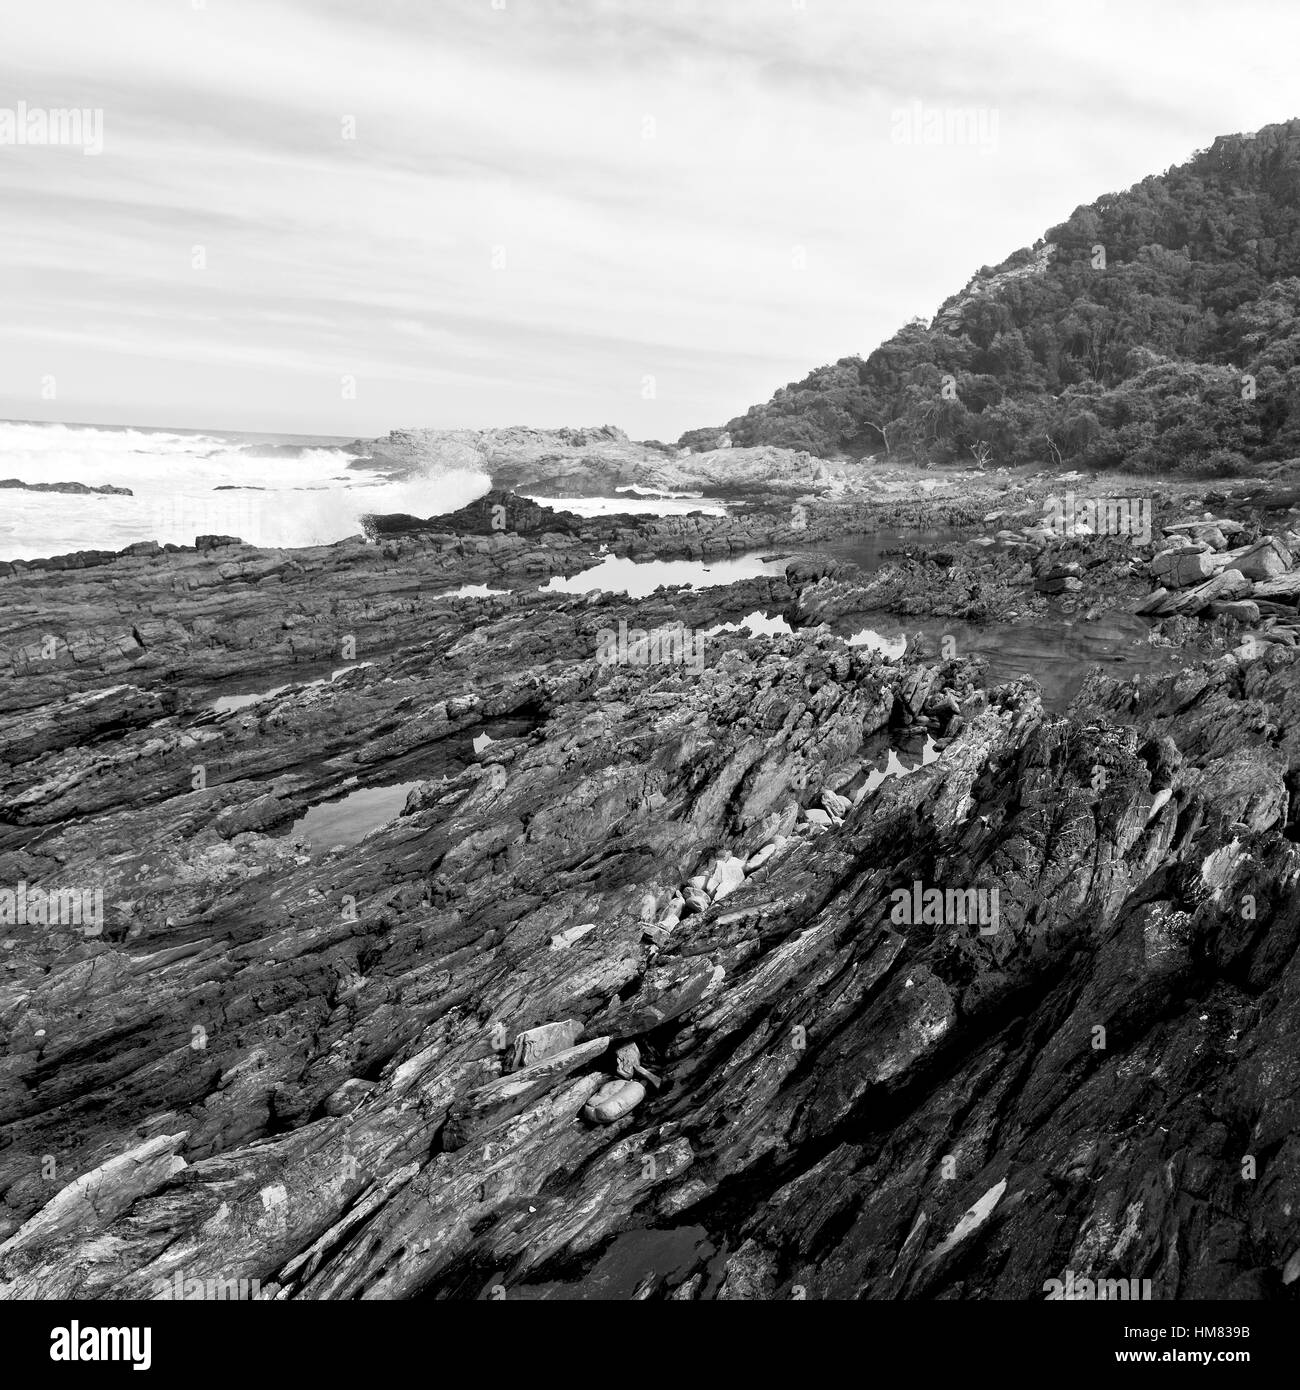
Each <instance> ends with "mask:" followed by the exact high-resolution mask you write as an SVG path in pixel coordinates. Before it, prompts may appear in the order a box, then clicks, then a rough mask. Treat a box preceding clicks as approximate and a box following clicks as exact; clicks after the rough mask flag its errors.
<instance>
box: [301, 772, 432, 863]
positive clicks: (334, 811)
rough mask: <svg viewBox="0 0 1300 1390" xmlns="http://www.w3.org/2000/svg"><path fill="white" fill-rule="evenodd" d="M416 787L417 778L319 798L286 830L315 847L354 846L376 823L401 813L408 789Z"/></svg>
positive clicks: (386, 820) (385, 821)
mask: <svg viewBox="0 0 1300 1390" xmlns="http://www.w3.org/2000/svg"><path fill="white" fill-rule="evenodd" d="M417 786H419V782H418V781H417V782H397V783H395V784H394V785H393V786H391V787H362V788H361V789H360V790H359V791H355V792H349V793H348V795H347V796H344V797H341V798H340V799H339V800H337V801H322V802H320V803H318V804H317V805H315V806H313V807H311V808H310V809H309V810H308V811H306V812H305V813H304V814H303V815H302V816H300V817H299V818H298V819H297V820H296V821H294V823H293V827H292V829H291V830H290V832H289V833H290V834H291V835H295V836H297V837H298V838H299V839H302V840H305V841H306V842H307V844H308V847H309V848H311V849H314V850H320V851H324V850H330V849H335V848H337V847H340V846H342V847H346V846H348V845H355V844H356V843H357V842H358V841H360V840H362V839H364V838H365V836H367V835H368V834H369V833H370V832H371V831H372V830H374V829H375V828H376V827H377V826H381V825H387V824H388V822H389V821H390V820H392V819H393V818H394V817H395V816H398V815H400V814H401V811H402V808H403V807H404V806H405V805H406V798H407V795H408V794H409V792H410V790H411V788H412V787H417Z"/></svg>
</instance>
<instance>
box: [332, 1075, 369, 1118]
mask: <svg viewBox="0 0 1300 1390" xmlns="http://www.w3.org/2000/svg"><path fill="white" fill-rule="evenodd" d="M374 1089H375V1082H373V1081H364V1080H362V1079H361V1078H360V1077H357V1076H353V1077H349V1078H348V1080H346V1081H345V1082H344V1083H343V1084H342V1086H340V1087H339V1088H338V1090H337V1091H333V1092H331V1093H330V1095H329V1096H327V1097H326V1099H325V1113H326V1114H327V1115H350V1114H351V1113H352V1112H353V1111H354V1110H355V1109H356V1108H357V1106H359V1105H360V1104H361V1103H362V1101H364V1100H365V1098H366V1097H367V1096H368V1095H369V1094H370V1093H371V1091H373V1090H374Z"/></svg>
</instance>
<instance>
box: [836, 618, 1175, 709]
mask: <svg viewBox="0 0 1300 1390" xmlns="http://www.w3.org/2000/svg"><path fill="white" fill-rule="evenodd" d="M898 628H899V620H898V619H897V618H889V617H886V616H884V615H881V617H880V618H879V619H878V620H877V623H876V626H875V627H870V628H862V629H861V630H860V631H858V632H856V633H855V634H854V635H853V637H851V638H850V639H849V641H850V644H851V645H853V646H867V647H872V648H873V649H874V650H876V651H881V652H884V653H885V654H886V655H887V656H889V657H891V658H894V657H898V656H901V655H902V653H903V651H904V650H906V651H908V652H909V653H910V654H911V655H915V656H919V657H922V658H924V659H927V660H930V661H939V660H943V659H946V658H947V657H949V656H957V657H968V656H981V657H983V658H984V660H985V662H986V663H987V666H986V671H987V674H986V676H985V683H986V684H987V685H990V686H993V685H1001V684H1003V683H1004V682H1006V681H1013V680H1017V679H1019V678H1020V677H1021V676H1032V677H1033V679H1034V680H1036V681H1037V682H1038V684H1039V685H1040V686H1041V687H1042V691H1043V705H1044V707H1045V708H1046V709H1049V710H1053V711H1058V712H1059V711H1061V710H1064V709H1065V708H1066V706H1067V705H1068V704H1069V703H1070V701H1071V700H1073V699H1074V697H1075V696H1076V695H1077V694H1078V693H1079V691H1080V689H1081V688H1082V686H1083V683H1084V681H1085V680H1086V679H1087V676H1088V672H1089V671H1090V670H1092V668H1093V667H1094V666H1102V667H1113V668H1114V670H1113V672H1112V673H1113V674H1115V675H1129V674H1132V675H1134V676H1138V675H1140V674H1145V673H1148V672H1150V673H1152V674H1159V673H1161V672H1165V671H1170V670H1174V669H1176V668H1177V667H1178V666H1179V665H1181V664H1182V658H1181V657H1180V654H1179V653H1178V652H1177V651H1176V650H1173V649H1172V648H1169V647H1158V646H1152V645H1151V644H1150V642H1149V641H1148V640H1147V639H1148V637H1149V635H1150V632H1151V624H1150V623H1149V622H1148V621H1147V620H1146V619H1145V618H1140V617H1138V616H1137V615H1136V614H1134V613H1123V612H1111V613H1105V614H1103V615H1102V616H1101V617H1100V618H1098V619H1096V620H1095V621H1093V622H1087V621H1085V620H1084V619H1083V618H1081V617H1079V616H1078V615H1077V614H1065V613H1055V612H1053V613H1047V614H1045V615H1044V616H1043V617H1041V618H1034V619H1030V620H1029V621H1027V622H1017V623H989V624H986V625H983V626H981V625H979V624H975V623H963V622H958V621H957V620H956V619H949V620H947V621H945V620H942V619H934V618H909V619H907V630H906V631H898ZM891 629H892V631H891Z"/></svg>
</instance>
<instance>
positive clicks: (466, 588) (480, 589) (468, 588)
mask: <svg viewBox="0 0 1300 1390" xmlns="http://www.w3.org/2000/svg"><path fill="white" fill-rule="evenodd" d="M509 592H510V590H509V589H493V588H492V587H490V586H489V585H487V584H462V585H461V586H460V588H459V589H448V590H447V591H446V593H443V594H434V598H491V597H492V595H493V594H508V593H509Z"/></svg>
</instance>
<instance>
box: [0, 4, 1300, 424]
mask: <svg viewBox="0 0 1300 1390" xmlns="http://www.w3.org/2000/svg"><path fill="white" fill-rule="evenodd" d="M15 11H19V7H18V6H10V7H9V12H8V13H7V14H6V34H5V62H4V86H3V87H2V88H0V107H3V106H13V105H14V104H15V103H16V102H18V101H20V100H23V101H26V102H27V103H28V104H29V105H41V106H47V107H64V106H78V107H87V108H102V110H103V112H104V152H103V154H102V155H99V156H95V157H91V156H86V155H83V154H82V153H81V152H80V151H78V150H73V149H67V148H39V147H26V148H24V147H12V146H11V147H2V148H0V188H2V189H3V197H4V199H5V207H6V211H7V213H8V214H9V216H8V218H7V219H6V221H7V228H6V235H5V237H4V238H2V239H0V276H3V279H4V282H5V284H6V297H5V304H6V327H5V330H4V331H3V332H2V333H0V380H3V382H4V383H5V385H4V387H3V391H4V394H3V395H0V411H2V412H4V413H7V414H10V415H17V416H25V417H33V418H51V419H58V418H63V419H76V420H86V419H100V420H105V421H133V422H143V423H149V422H157V423H166V424H177V425H186V424H193V425H213V426H216V425H228V426H234V427H238V426H240V425H243V426H246V427H249V428H283V429H292V430H302V431H313V432H334V433H340V434H360V433H373V432H376V431H383V430H386V429H387V428H389V427H390V426H392V425H393V424H396V423H406V424H410V423H429V424H440V425H475V424H489V423H502V422H529V423H537V424H559V423H565V422H568V423H603V422H611V423H618V424H622V425H624V426H625V427H626V428H628V429H629V430H630V431H632V432H633V433H635V434H639V435H643V436H656V437H659V438H671V437H675V436H676V434H678V433H679V432H680V431H681V430H682V429H684V428H687V427H689V426H691V425H696V424H702V423H710V422H717V421H721V420H723V419H725V418H727V417H728V416H729V415H731V414H733V413H735V412H737V411H739V410H741V409H743V408H744V407H745V406H746V405H748V404H750V403H751V402H753V401H755V400H759V399H763V398H765V397H766V396H767V395H768V394H770V392H771V390H772V389H773V388H774V387H775V386H777V385H780V384H782V383H783V382H784V381H786V380H788V379H790V378H791V377H794V376H797V375H801V374H802V373H803V372H805V371H806V370H807V369H808V368H810V367H812V366H815V365H817V364H819V363H821V362H824V361H828V360H832V359H834V358H835V357H838V356H841V355H843V354H845V353H849V352H866V351H869V350H870V349H871V348H872V347H873V346H875V344H876V343H877V342H879V341H880V340H881V339H882V338H883V337H885V336H887V335H888V334H889V333H890V332H892V331H893V329H894V328H896V327H897V326H898V324H899V323H901V322H902V321H903V320H904V319H906V318H908V317H910V316H911V315H913V314H916V313H928V312H931V311H933V309H934V308H935V307H936V306H937V304H938V303H939V302H940V301H941V300H942V299H943V298H944V297H945V296H946V295H947V294H949V293H951V292H952V291H953V290H955V289H957V288H959V287H960V285H961V284H962V283H964V281H965V280H966V278H967V277H968V276H969V274H970V273H971V271H972V270H974V269H975V268H976V267H978V266H979V265H981V264H984V263H986V262H994V261H997V260H1000V259H1001V258H1002V257H1003V256H1004V255H1006V254H1007V253H1008V252H1010V251H1011V250H1014V249H1015V248H1016V247H1018V246H1020V245H1023V244H1026V243H1027V242H1029V241H1032V240H1033V239H1034V237H1035V236H1037V235H1038V234H1039V233H1041V232H1042V231H1043V230H1044V229H1045V228H1046V227H1047V226H1048V225H1050V224H1051V223H1053V222H1056V221H1059V220H1060V219H1061V218H1063V217H1064V216H1065V215H1067V214H1068V213H1069V212H1070V211H1071V209H1072V208H1073V207H1075V206H1076V205H1077V204H1078V203H1080V202H1085V201H1088V200H1089V199H1091V198H1093V197H1095V196H1097V195H1098V194H1100V193H1102V192H1105V191H1108V190H1111V189H1115V188H1119V187H1123V186H1126V185H1127V184H1129V183H1131V182H1133V181H1134V180H1136V179H1138V178H1141V177H1143V176H1144V175H1145V174H1147V173H1150V172H1153V171H1156V170H1159V169H1163V168H1165V167H1167V166H1168V165H1169V164H1170V163H1173V162H1176V161H1177V160H1180V159H1182V158H1185V157H1186V156H1187V155H1188V154H1189V153H1190V152H1191V150H1192V149H1193V148H1195V147H1196V146H1199V145H1203V144H1206V143H1208V142H1209V141H1210V140H1211V139H1212V138H1213V136H1214V135H1216V134H1218V133H1221V132H1223V131H1229V130H1243V129H1254V128H1256V127H1258V126H1259V125H1262V124H1265V123H1267V122H1269V121H1273V120H1280V119H1284V118H1286V117H1287V116H1290V115H1292V114H1295V113H1294V112H1293V111H1292V110H1291V109H1290V107H1289V105H1288V103H1289V102H1290V101H1291V100H1293V97H1292V96H1291V92H1292V90H1293V84H1292V79H1291V74H1290V71H1289V67H1290V64H1291V57H1290V55H1291V54H1292V53H1293V52H1294V51H1295V47H1296V44H1295V42H1294V41H1295V39H1296V38H1297V37H1300V32H1297V31H1300V13H1297V14H1292V13H1290V12H1288V11H1286V10H1284V9H1280V8H1277V7H1274V6H1271V5H1266V4H1262V3H1259V4H1254V3H1247V4H1245V5H1244V7H1238V8H1237V9H1235V10H1234V11H1233V12H1232V13H1231V15H1225V13H1224V12H1223V10H1222V9H1221V7H1218V6H1209V5H1206V4H1201V3H1194V4H1190V5H1180V6H1178V7H1177V8H1176V9H1174V8H1173V7H1168V6H1164V5H1157V4H1146V5H1143V4H1133V3H1129V2H1128V0H1125V3H1123V4H1119V3H1115V4H1106V3H1098V4H1093V5H1089V6H1087V7H1084V8H1083V9H1080V8H1079V7H1078V6H1077V5H1073V4H1070V5H1067V4H1063V3H1057V0H1049V3H1046V4H1040V3H1036V2H1035V3H1032V4H1031V3H1029V0H1026V3H1024V4H1022V5H1014V6H998V7H994V6H979V7H973V6H970V5H967V4H963V3H959V0H944V3H924V0H920V2H916V3H911V4H909V5H907V6H900V5H897V4H896V3H892V0H891V3H856V2H854V3H850V2H849V0H844V3H833V2H832V0H747V3H745V4H743V5H741V4H733V3H727V2H726V0H698V2H695V0H675V2H674V0H636V2H635V3H634V2H633V0H587V2H586V3H576V2H575V0H504V4H503V5H500V4H499V5H498V6H494V5H493V3H492V0H438V3H436V4H427V5H416V4H405V3H399V0H347V2H345V0H326V3H320V0H312V2H311V3H308V0H204V3H203V4H202V5H201V6H200V7H198V8H195V7H194V4H193V3H185V2H184V0H172V2H171V3H167V4H158V3H155V2H154V0H114V4H113V5H111V6H106V5H103V4H101V3H99V2H98V0H42V3H40V4H36V3H32V4H28V5H24V6H22V7H21V10H20V11H19V12H17V13H15ZM916 102H920V103H922V104H924V105H925V106H927V107H940V108H978V109H980V110H983V111H986V112H994V113H996V117H997V122H996V129H997V140H996V144H995V146H993V147H992V148H984V149H980V148H975V147H972V146H963V145H950V146H938V147H917V146H908V145H902V144H899V143H896V142H895V141H894V140H893V139H892V138H891V117H892V113H894V112H895V111H896V110H897V109H898V108H901V107H907V106H909V105H910V104H912V103H916ZM344 376H350V377H353V378H355V382H356V396H355V399H351V398H348V397H345V395H344V392H343V391H342V389H341V379H342V378H343V377H344ZM50 379H53V381H54V383H55V384H56V389H57V396H56V398H55V399H54V400H49V399H45V398H44V396H46V395H48V383H49V381H50ZM43 393H44V394H43Z"/></svg>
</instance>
